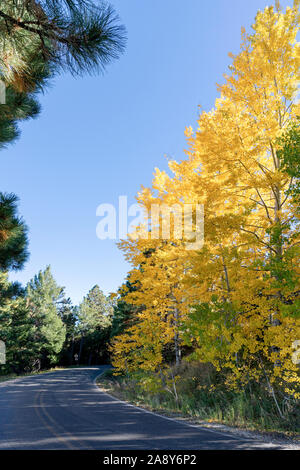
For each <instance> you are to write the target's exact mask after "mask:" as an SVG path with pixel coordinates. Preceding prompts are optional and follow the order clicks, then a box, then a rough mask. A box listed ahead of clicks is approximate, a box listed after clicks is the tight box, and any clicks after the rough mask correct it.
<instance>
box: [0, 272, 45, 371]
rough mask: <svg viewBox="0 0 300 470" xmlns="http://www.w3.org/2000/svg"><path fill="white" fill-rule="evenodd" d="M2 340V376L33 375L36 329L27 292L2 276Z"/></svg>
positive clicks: (0, 316) (0, 310)
mask: <svg viewBox="0 0 300 470" xmlns="http://www.w3.org/2000/svg"><path fill="white" fill-rule="evenodd" d="M0 339H1V340H2V341H4V343H5V345H6V364H5V365H3V366H1V369H0V370H1V372H4V373H5V372H14V373H17V374H19V373H20V372H24V371H30V370H32V369H33V368H34V366H35V361H36V358H37V357H38V353H39V351H38V346H37V344H36V342H35V327H34V321H33V318H32V317H31V314H30V310H29V309H28V307H27V305H26V301H25V298H24V291H23V289H22V288H21V287H20V286H19V285H18V284H16V283H10V282H8V280H7V275H6V274H4V273H1V272H0Z"/></svg>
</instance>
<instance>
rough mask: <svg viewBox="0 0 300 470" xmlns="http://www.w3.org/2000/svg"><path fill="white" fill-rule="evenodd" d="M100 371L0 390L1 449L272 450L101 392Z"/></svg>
mask: <svg viewBox="0 0 300 470" xmlns="http://www.w3.org/2000/svg"><path fill="white" fill-rule="evenodd" d="M104 368H105V366H103V367H89V368H88V367H87V368H80V369H68V370H62V371H57V372H53V373H47V374H42V375H37V376H33V377H25V378H22V379H17V380H14V381H9V382H4V383H2V384H0V449H36V450H38V449H79V450H80V449H105V450H125V449H126V450H137V449H145V450H158V449H160V450H196V449H238V450H241V449H276V448H278V446H276V445H275V444H267V443H263V442H261V441H259V440H255V439H250V438H249V439H248V438H243V437H238V436H232V435H230V434H227V433H222V432H219V431H215V430H208V429H206V428H204V427H198V426H196V427H194V426H189V425H187V424H184V423H181V422H177V421H174V420H170V419H166V418H164V417H161V416H158V415H155V414H152V413H149V412H146V411H144V410H141V409H139V408H136V407H133V406H130V405H127V404H126V403H123V402H120V401H119V400H117V399H114V398H112V397H111V396H110V395H108V394H106V393H103V392H101V391H100V390H99V389H98V387H97V386H96V385H95V383H94V379H95V377H96V376H97V375H99V373H101V371H102V370H104Z"/></svg>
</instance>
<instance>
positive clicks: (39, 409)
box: [34, 391, 91, 450]
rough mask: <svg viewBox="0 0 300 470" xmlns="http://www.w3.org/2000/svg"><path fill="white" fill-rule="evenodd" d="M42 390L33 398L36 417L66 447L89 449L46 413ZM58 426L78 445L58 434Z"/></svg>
mask: <svg viewBox="0 0 300 470" xmlns="http://www.w3.org/2000/svg"><path fill="white" fill-rule="evenodd" d="M43 393H44V392H43V391H39V392H38V393H37V394H36V396H35V399H34V405H35V407H34V408H35V411H36V414H37V416H38V418H39V419H40V420H41V421H42V423H43V425H44V426H45V427H46V428H47V429H48V431H50V433H51V434H52V435H53V436H55V437H56V438H57V440H58V441H59V442H61V443H62V444H63V445H64V446H66V447H67V448H68V449H71V450H76V449H78V448H79V449H91V447H89V446H87V445H85V444H83V443H82V442H81V441H80V439H78V437H76V436H73V435H72V434H71V433H69V432H68V431H66V429H64V428H63V426H62V425H61V424H59V423H57V422H56V421H55V419H54V418H53V417H52V416H51V415H50V414H49V413H48V411H47V410H46V408H45V403H44V401H43ZM58 428H60V429H62V430H63V432H64V434H65V435H67V436H68V437H70V440H71V441H76V442H77V443H78V446H74V445H72V444H71V443H70V440H68V439H66V438H64V437H62V436H61V435H60V434H58V432H59V431H58Z"/></svg>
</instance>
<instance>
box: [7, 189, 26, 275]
mask: <svg viewBox="0 0 300 470" xmlns="http://www.w3.org/2000/svg"><path fill="white" fill-rule="evenodd" d="M17 201H18V198H17V197H16V196H15V195H14V194H3V193H0V270H2V271H8V270H11V269H21V268H22V266H23V265H24V263H25V261H26V260H27V258H28V251H27V247H28V239H27V227H26V225H25V223H24V221H23V220H22V219H21V218H20V217H18V215H17Z"/></svg>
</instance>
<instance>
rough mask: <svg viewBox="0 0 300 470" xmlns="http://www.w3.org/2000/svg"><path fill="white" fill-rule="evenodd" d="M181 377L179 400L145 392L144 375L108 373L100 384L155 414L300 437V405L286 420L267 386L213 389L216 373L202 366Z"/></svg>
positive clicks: (159, 392) (287, 413) (295, 405)
mask: <svg viewBox="0 0 300 470" xmlns="http://www.w3.org/2000/svg"><path fill="white" fill-rule="evenodd" d="M180 375H181V377H180V379H179V380H178V382H177V393H178V401H176V400H175V398H174V396H173V395H172V393H168V392H166V391H165V390H154V391H153V390H152V391H149V390H145V389H144V388H143V387H142V385H141V383H142V381H143V380H142V376H141V375H140V376H139V377H120V376H114V375H113V371H112V370H108V371H106V372H105V373H104V374H102V375H101V376H100V377H99V378H98V381H97V382H98V384H99V386H100V387H101V388H103V389H104V390H105V391H107V392H108V393H111V394H112V395H114V396H116V397H118V398H120V399H122V400H125V401H129V402H131V403H134V404H135V405H138V406H144V407H146V408H148V409H150V410H152V411H158V412H162V413H169V414H171V415H175V416H181V417H184V418H191V419H192V420H193V421H195V422H201V421H202V422H203V421H206V422H211V423H220V424H225V425H229V426H234V427H238V428H241V429H245V430H251V431H260V432H265V433H268V434H273V435H277V436H285V437H292V438H297V439H298V438H300V406H299V402H298V403H296V402H293V403H292V404H291V403H290V404H289V407H288V408H286V409H285V416H284V419H282V418H281V417H280V416H279V415H278V413H277V410H276V407H275V404H274V402H273V400H272V399H271V397H270V396H269V394H268V393H267V391H266V389H265V388H263V387H258V386H257V387H256V388H254V387H252V389H248V388H245V389H244V390H242V391H232V390H226V389H225V388H224V386H222V384H218V385H217V386H216V387H215V388H214V390H211V388H210V387H211V380H213V379H214V377H213V374H212V375H211V376H210V377H208V375H207V368H206V369H205V368H204V369H203V368H201V367H200V368H199V365H198V366H197V365H190V366H186V365H185V366H184V368H183V370H181V374H180ZM204 376H205V377H204ZM207 382H209V384H207ZM205 383H206V385H205Z"/></svg>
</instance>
